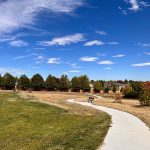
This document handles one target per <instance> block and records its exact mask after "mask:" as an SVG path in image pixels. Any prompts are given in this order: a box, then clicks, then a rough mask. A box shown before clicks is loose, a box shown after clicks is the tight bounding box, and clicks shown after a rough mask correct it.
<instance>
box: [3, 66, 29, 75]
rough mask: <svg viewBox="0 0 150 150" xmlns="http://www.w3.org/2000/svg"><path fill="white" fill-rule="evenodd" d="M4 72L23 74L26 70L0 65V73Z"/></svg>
mask: <svg viewBox="0 0 150 150" xmlns="http://www.w3.org/2000/svg"><path fill="white" fill-rule="evenodd" d="M6 72H9V73H11V74H13V75H21V74H25V73H26V72H27V71H26V70H23V69H18V68H12V67H0V74H2V75H4V74H5V73H6Z"/></svg>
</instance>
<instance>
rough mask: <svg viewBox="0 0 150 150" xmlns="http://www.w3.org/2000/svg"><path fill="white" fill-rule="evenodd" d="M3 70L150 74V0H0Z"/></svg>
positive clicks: (111, 76) (99, 76) (143, 77)
mask: <svg viewBox="0 0 150 150" xmlns="http://www.w3.org/2000/svg"><path fill="white" fill-rule="evenodd" d="M0 10H1V11H0V52H1V55H0V60H1V63H0V73H1V74H4V73H5V72H10V73H12V74H14V75H16V76H20V75H21V74H27V75H28V76H29V77H31V76H32V75H33V74H35V73H40V74H41V75H43V77H44V78H46V77H47V75H48V74H53V75H55V76H58V77H60V76H61V75H62V74H64V73H65V74H67V75H68V76H69V77H70V78H71V77H73V76H78V75H81V74H87V75H88V76H89V77H90V78H91V79H95V80H96V79H102V80H117V79H133V80H149V79H150V77H149V74H150V19H149V18H150V1H149V0H76V1H74V0H53V1H52V0H21V1H19V2H18V0H0Z"/></svg>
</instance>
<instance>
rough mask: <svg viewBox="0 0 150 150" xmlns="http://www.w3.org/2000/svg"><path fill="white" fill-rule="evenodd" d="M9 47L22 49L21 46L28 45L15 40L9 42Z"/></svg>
mask: <svg viewBox="0 0 150 150" xmlns="http://www.w3.org/2000/svg"><path fill="white" fill-rule="evenodd" d="M9 45H10V46H14V47H23V46H28V43H27V42H25V41H23V40H15V41H11V42H9Z"/></svg>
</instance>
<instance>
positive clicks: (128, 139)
mask: <svg viewBox="0 0 150 150" xmlns="http://www.w3.org/2000/svg"><path fill="white" fill-rule="evenodd" d="M67 101H68V102H71V103H76V104H80V105H84V106H89V107H92V108H95V109H98V110H102V111H104V112H106V113H108V114H109V115H111V116H112V125H111V126H112V127H111V128H110V129H109V131H108V134H107V136H106V138H105V140H104V144H103V145H102V147H101V148H100V149H101V150H150V130H149V128H148V127H147V126H146V125H145V123H143V122H142V121H141V120H140V119H138V118H137V117H135V116H133V115H131V114H129V113H126V112H122V111H119V110H116V109H111V108H107V107H103V106H98V105H92V104H90V103H87V102H77V101H74V100H73V99H72V100H67Z"/></svg>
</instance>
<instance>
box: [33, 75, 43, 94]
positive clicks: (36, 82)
mask: <svg viewBox="0 0 150 150" xmlns="http://www.w3.org/2000/svg"><path fill="white" fill-rule="evenodd" d="M31 88H32V89H33V90H35V91H40V90H42V89H43V88H44V79H43V77H42V76H41V75H40V74H35V75H33V77H32V78H31Z"/></svg>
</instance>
